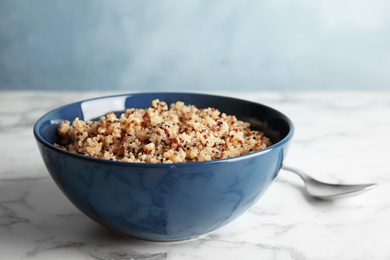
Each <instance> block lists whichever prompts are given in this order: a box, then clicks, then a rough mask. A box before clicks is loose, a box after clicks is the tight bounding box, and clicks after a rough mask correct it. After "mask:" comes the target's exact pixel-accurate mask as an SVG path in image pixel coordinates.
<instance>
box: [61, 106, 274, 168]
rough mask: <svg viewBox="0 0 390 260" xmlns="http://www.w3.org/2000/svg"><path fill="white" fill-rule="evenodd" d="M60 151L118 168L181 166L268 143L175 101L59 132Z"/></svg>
mask: <svg viewBox="0 0 390 260" xmlns="http://www.w3.org/2000/svg"><path fill="white" fill-rule="evenodd" d="M57 130H58V134H59V136H60V139H59V142H58V143H56V144H55V145H56V146H57V147H59V148H62V149H64V150H67V151H70V152H73V153H77V154H82V155H86V156H90V157H95V158H103V159H108V160H114V161H123V162H145V163H180V162H197V161H209V160H216V159H222V158H229V157H234V156H239V155H243V154H247V153H250V152H253V151H258V150H261V149H264V148H266V147H268V146H270V145H271V141H270V140H269V138H267V137H265V136H264V134H263V133H262V132H260V131H254V130H252V129H251V128H250V124H249V123H247V122H243V121H240V120H238V119H237V118H236V117H235V116H234V115H226V114H225V113H221V112H220V111H219V110H218V109H215V108H202V109H200V108H197V107H195V106H193V105H185V104H184V103H183V102H181V101H178V102H176V103H173V104H171V105H170V107H168V105H167V103H165V102H163V101H160V100H158V99H156V100H153V101H152V107H150V108H146V109H136V108H129V109H127V110H126V111H125V113H123V114H122V115H120V117H119V118H118V117H117V115H116V114H114V113H113V112H111V113H109V114H107V115H105V116H102V117H101V118H100V119H99V120H98V121H86V122H85V121H82V120H80V119H79V118H76V119H75V120H74V121H73V122H72V123H71V122H69V121H63V122H62V123H61V124H60V125H59V127H58V129H57Z"/></svg>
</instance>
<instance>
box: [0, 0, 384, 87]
mask: <svg viewBox="0 0 390 260" xmlns="http://www.w3.org/2000/svg"><path fill="white" fill-rule="evenodd" d="M389 14H390V1H387V0H373V1H365V0H356V1H352V0H349V1H347V0H339V1H336V0H316V1H311V0H292V1H287V0H286V1H283V0H266V1H258V0H224V1H222V0H221V1H210V0H208V1H200V0H199V1H194V0H188V1H181V0H177V1H176V0H168V1H157V0H156V1H145V0H133V1H131V0H127V1H125V0H122V1H119V0H114V1H102V0H94V1H92V0H83V1H82V0H78V1H76V0H66V1H64V0H1V1H0V88H1V89H58V88H61V89H90V90H100V89H107V90H115V89H116V90H178V89H183V90H187V89H188V90H220V89H224V90H235V89H238V88H241V89H244V90H257V89H264V90H285V89H287V90H291V89H388V88H390V75H389V74H390V73H389V72H390V18H389V17H390V15H389Z"/></svg>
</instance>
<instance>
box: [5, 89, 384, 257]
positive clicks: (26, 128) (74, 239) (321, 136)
mask: <svg viewBox="0 0 390 260" xmlns="http://www.w3.org/2000/svg"><path fill="white" fill-rule="evenodd" d="M106 94H112V93H107V92H38V91H36V92H33V91H28V92H25V91H0V143H1V147H0V165H1V167H0V259H83V260H87V259H88V260H89V259H99V260H125V259H126V260H130V259H145V260H157V259H159V260H160V259H164V260H165V259H167V260H174V259H194V260H195V259H286V260H287V259H296V260H303V259H317V260H318V259H344V260H345V259H390V249H389V242H388V241H389V239H388V237H387V235H388V232H389V231H390V221H389V220H390V167H389V165H388V162H389V161H390V151H389V148H388V147H389V145H390V92H388V91H377V92H368V91H367V92H363V91H360V92H353V91H349V92H337V91H333V92H243V93H241V92H214V94H223V95H228V96H235V97H239V98H244V99H249V100H253V101H257V102H260V103H263V104H266V105H270V106H273V107H275V108H276V109H278V110H280V111H282V112H284V113H285V114H287V115H288V116H289V117H290V118H291V119H292V120H293V122H294V123H295V127H296V134H295V137H294V140H293V142H292V145H291V148H290V151H289V154H288V155H287V159H286V164H288V165H290V166H294V167H298V168H300V169H302V170H304V171H306V172H308V173H310V174H311V175H313V176H314V177H317V178H318V179H321V180H325V181H329V182H335V183H371V182H376V183H378V186H377V187H376V188H375V189H372V190H370V191H368V192H365V193H362V194H360V195H358V196H354V197H348V198H343V199H339V200H334V201H319V200H315V199H312V198H309V197H308V196H306V195H305V194H304V193H303V192H302V191H303V190H302V187H303V183H302V182H301V181H300V179H299V178H298V177H297V176H295V175H292V174H291V173H288V172H284V171H281V172H280V174H279V176H278V177H277V179H276V180H275V182H274V183H273V184H272V186H271V188H270V189H269V190H268V191H267V193H266V194H265V195H264V196H263V197H262V198H261V199H260V200H259V201H258V203H257V204H256V205H255V206H253V207H252V208H251V209H250V210H249V211H247V212H246V213H245V214H244V215H242V216H241V217H239V218H238V219H236V220H235V221H233V222H232V223H230V224H228V225H226V226H224V227H222V228H221V229H219V230H217V231H215V232H212V233H211V234H208V235H206V236H203V237H200V238H197V239H193V240H190V241H185V242H176V243H155V242H147V241H140V240H136V239H134V240H129V239H123V238H121V237H118V236H116V235H114V234H112V233H110V232H109V231H107V230H106V229H104V228H103V227H101V226H99V225H98V224H96V223H95V222H93V221H92V220H90V219H88V218H87V217H85V216H84V215H83V214H82V213H80V212H79V211H78V210H77V209H76V208H75V207H74V206H73V205H72V204H71V203H70V202H68V200H67V199H66V198H65V196H64V195H63V194H62V193H61V192H60V190H59V189H58V188H57V186H56V185H55V183H54V182H53V180H52V179H51V177H50V176H49V174H48V172H47V171H46V169H45V166H44V164H43V162H42V160H41V158H40V155H39V152H38V149H37V146H36V144H35V140H34V137H33V134H32V127H33V124H34V123H35V121H36V120H37V119H38V118H39V117H40V116H42V115H43V114H44V113H46V112H48V111H49V110H51V109H53V108H56V107H58V106H60V105H63V104H67V103H69V102H74V101H78V100H81V99H86V98H93V97H98V96H103V95H106Z"/></svg>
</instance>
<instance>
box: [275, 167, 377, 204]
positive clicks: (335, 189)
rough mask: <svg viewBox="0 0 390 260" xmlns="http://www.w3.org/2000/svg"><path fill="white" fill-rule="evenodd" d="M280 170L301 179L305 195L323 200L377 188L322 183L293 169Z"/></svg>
mask: <svg viewBox="0 0 390 260" xmlns="http://www.w3.org/2000/svg"><path fill="white" fill-rule="evenodd" d="M282 169H283V170H286V171H290V172H293V173H295V174H297V175H298V176H299V177H301V179H302V180H303V181H304V182H305V186H306V191H307V193H308V194H309V195H310V196H313V197H315V198H318V199H323V200H331V199H336V198H339V197H345V196H351V195H355V194H358V193H361V192H363V191H367V190H369V189H372V188H374V187H375V186H377V184H375V183H370V184H355V185H354V184H331V183H324V182H321V181H318V180H316V179H314V178H312V177H310V176H309V175H307V174H306V173H304V172H302V171H301V170H298V169H295V168H293V167H290V166H283V167H282Z"/></svg>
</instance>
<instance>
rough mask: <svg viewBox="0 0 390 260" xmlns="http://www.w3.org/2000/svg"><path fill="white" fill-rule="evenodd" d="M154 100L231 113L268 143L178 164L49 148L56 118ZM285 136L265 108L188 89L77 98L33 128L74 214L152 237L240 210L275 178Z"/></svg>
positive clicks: (201, 230) (178, 235)
mask: <svg viewBox="0 0 390 260" xmlns="http://www.w3.org/2000/svg"><path fill="white" fill-rule="evenodd" d="M156 98H158V99H160V100H163V101H165V102H167V103H168V104H170V103H172V102H176V101H179V100H180V101H183V102H185V103H186V104H193V105H196V106H197V107H198V108H202V107H204V108H205V107H214V108H217V109H219V110H220V111H222V112H224V113H226V114H232V115H236V116H237V117H238V119H241V120H246V121H249V122H251V124H252V126H253V128H256V129H258V130H262V131H264V132H265V133H266V135H268V136H269V137H271V140H272V141H273V143H274V144H273V145H272V146H270V147H268V148H266V149H264V150H261V151H258V152H254V153H251V154H248V155H243V156H238V157H234V158H229V159H221V160H215V161H208V162H191V163H180V164H145V163H126V162H116V161H109V160H103V159H96V158H90V157H86V156H82V155H77V154H72V153H69V152H67V151H64V150H61V149H58V148H56V147H55V146H54V145H53V144H54V143H55V142H56V141H57V132H56V128H57V126H58V125H59V124H60V123H61V122H62V120H69V121H73V120H74V119H75V118H76V117H79V118H80V119H83V120H90V119H95V118H98V117H99V116H101V115H105V114H107V113H108V112H111V111H115V112H118V113H121V112H123V111H124V110H125V109H126V108H133V107H134V108H146V107H150V106H151V101H152V100H153V99H156ZM293 133H294V127H293V124H292V122H291V121H290V119H288V118H287V117H286V116H285V115H283V114H282V113H280V112H279V111H276V110H274V109H272V108H270V107H267V106H264V105H262V104H258V103H254V102H250V101H245V100H240V99H236V98H232V97H223V96H214V95H207V94H194V93H136V94H126V95H117V96H107V97H102V98H96V99H91V100H85V101H80V102H76V103H73V104H69V105H65V106H62V107H59V108H57V109H54V110H53V111H50V112H48V113H47V114H45V115H44V116H43V117H42V118H40V119H39V120H38V121H37V122H36V124H35V126H34V136H35V138H36V141H37V144H38V147H39V150H40V153H41V155H42V159H43V161H44V163H45V165H46V167H47V169H48V171H49V173H50V175H51V176H52V178H53V179H54V181H55V182H56V183H57V185H58V187H59V188H60V189H61V190H62V191H63V193H64V194H65V195H66V196H67V197H68V198H69V200H70V201H71V202H72V203H73V204H74V205H75V206H76V207H77V208H78V209H79V210H80V211H82V212H83V213H84V214H85V215H87V216H88V217H90V218H91V219H93V220H95V221H96V222H98V223H100V224H101V225H103V226H105V227H107V228H109V229H111V230H113V231H115V232H118V233H120V234H123V235H126V236H131V237H136V238H140V239H146V240H153V241H177V240H184V239H190V238H194V237H197V236H200V235H203V234H206V233H208V232H211V231H213V230H216V229H218V228H219V227H221V226H223V225H225V224H227V223H229V222H231V221H232V220H234V219H236V218H237V217H238V216H240V215H241V214H242V213H244V212H245V211H246V210H247V209H248V208H249V207H251V206H252V205H253V204H254V203H256V202H257V201H258V199H259V198H260V197H261V195H262V194H264V192H265V191H266V190H267V189H268V187H269V186H270V184H271V183H272V181H273V180H274V179H275V177H276V176H277V174H278V172H279V170H280V168H281V166H282V162H283V159H284V158H285V156H286V152H287V149H288V146H289V143H290V141H291V138H292V136H293ZM70 228H71V227H70Z"/></svg>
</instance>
